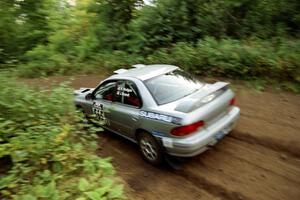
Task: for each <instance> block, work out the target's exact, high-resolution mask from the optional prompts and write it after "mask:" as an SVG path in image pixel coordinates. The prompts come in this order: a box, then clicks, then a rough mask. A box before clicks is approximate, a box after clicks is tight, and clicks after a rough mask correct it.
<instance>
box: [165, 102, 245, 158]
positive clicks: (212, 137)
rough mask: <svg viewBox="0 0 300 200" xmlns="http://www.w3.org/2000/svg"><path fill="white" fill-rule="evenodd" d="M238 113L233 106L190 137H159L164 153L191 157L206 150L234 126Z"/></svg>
mask: <svg viewBox="0 0 300 200" xmlns="http://www.w3.org/2000/svg"><path fill="white" fill-rule="evenodd" d="M239 115H240V109H239V108H238V107H235V106H233V107H232V108H231V110H230V111H229V112H228V113H227V114H226V115H224V116H223V117H221V118H220V119H218V120H217V121H216V122H214V123H213V124H211V125H209V126H208V127H205V128H201V129H200V131H199V132H197V133H195V134H193V135H192V136H190V137H187V138H169V137H163V138H161V139H162V144H163V146H164V148H165V150H166V153H168V154H170V155H174V156H179V157H192V156H196V155H198V154H200V153H202V152H204V151H206V150H207V149H209V147H211V146H213V145H215V144H216V143H217V142H218V141H219V140H221V139H222V138H223V136H225V135H227V134H228V133H229V132H230V131H231V130H232V129H233V128H234V126H235V124H236V121H237V119H238V118H239Z"/></svg>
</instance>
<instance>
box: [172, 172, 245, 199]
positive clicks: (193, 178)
mask: <svg viewBox="0 0 300 200" xmlns="http://www.w3.org/2000/svg"><path fill="white" fill-rule="evenodd" d="M174 174H176V175H178V176H181V177H183V178H185V179H186V180H189V181H190V182H191V183H193V184H195V185H197V186H198V187H199V188H201V189H203V190H205V191H207V192H208V193H210V194H213V195H214V196H216V197H221V199H224V200H250V199H249V198H248V197H246V196H244V195H243V194H241V193H239V192H232V191H228V190H227V189H226V188H224V187H222V186H221V185H217V184H215V183H212V182H210V181H208V180H207V179H206V178H204V177H203V176H199V175H197V174H195V173H193V172H191V171H188V172H187V171H184V170H180V171H176V172H174Z"/></svg>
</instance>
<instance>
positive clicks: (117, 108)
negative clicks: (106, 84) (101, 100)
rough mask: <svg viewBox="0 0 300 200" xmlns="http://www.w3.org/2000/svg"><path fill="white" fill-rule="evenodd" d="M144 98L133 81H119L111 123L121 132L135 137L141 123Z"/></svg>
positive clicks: (129, 136)
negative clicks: (140, 113) (140, 117)
mask: <svg viewBox="0 0 300 200" xmlns="http://www.w3.org/2000/svg"><path fill="white" fill-rule="evenodd" d="M141 107H142V99H141V97H140V95H139V92H138V89H137V87H136V85H135V84H134V83H133V82H132V81H128V80H124V81H118V83H117V87H116V91H115V98H114V101H113V103H112V108H111V125H112V127H113V129H114V130H116V131H117V132H119V133H120V134H122V135H124V136H126V137H128V138H131V139H134V136H135V130H136V128H137V127H138V125H139V112H140V108H141Z"/></svg>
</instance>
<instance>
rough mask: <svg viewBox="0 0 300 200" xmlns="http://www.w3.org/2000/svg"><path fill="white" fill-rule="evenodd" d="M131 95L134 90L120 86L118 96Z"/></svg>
mask: <svg viewBox="0 0 300 200" xmlns="http://www.w3.org/2000/svg"><path fill="white" fill-rule="evenodd" d="M130 93H132V89H129V88H124V87H122V86H118V88H117V93H116V94H117V95H120V96H124V97H129V96H130Z"/></svg>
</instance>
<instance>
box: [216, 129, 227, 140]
mask: <svg viewBox="0 0 300 200" xmlns="http://www.w3.org/2000/svg"><path fill="white" fill-rule="evenodd" d="M224 136H225V134H224V132H223V131H219V132H218V133H217V134H216V135H215V136H214V137H215V139H216V140H217V141H219V140H221V139H222V138H223V137H224Z"/></svg>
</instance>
